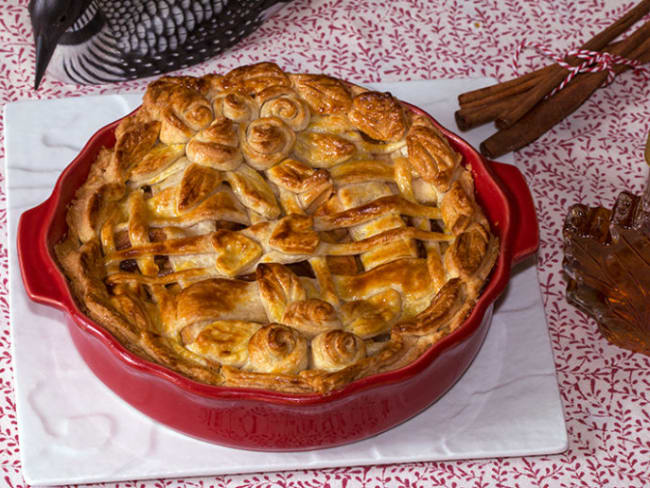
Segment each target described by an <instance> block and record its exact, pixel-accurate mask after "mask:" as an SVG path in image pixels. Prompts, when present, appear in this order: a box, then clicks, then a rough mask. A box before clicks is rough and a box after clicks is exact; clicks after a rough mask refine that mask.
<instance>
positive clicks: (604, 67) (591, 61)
mask: <svg viewBox="0 0 650 488" xmlns="http://www.w3.org/2000/svg"><path fill="white" fill-rule="evenodd" d="M524 49H534V50H536V51H537V52H539V53H542V54H543V55H545V56H547V57H549V58H551V59H552V60H553V61H555V62H556V63H557V64H558V65H560V66H561V67H562V68H564V69H566V70H567V71H568V72H569V74H568V75H567V77H566V78H564V80H562V82H561V83H560V84H559V85H558V86H557V87H556V88H555V89H554V90H553V91H552V92H551V93H549V94H548V95H547V97H552V96H553V95H555V94H556V93H557V92H559V91H560V90H562V89H563V88H564V87H565V86H567V85H568V84H569V83H570V82H571V80H573V78H575V77H576V76H577V75H578V74H580V73H597V72H599V71H607V81H606V82H605V83H604V86H606V85H609V84H610V83H611V82H612V81H614V78H615V77H616V71H614V67H615V66H617V65H627V66H631V67H632V68H635V69H638V68H639V67H640V66H641V63H640V62H639V61H636V60H635V59H628V58H625V57H623V56H618V55H616V54H612V53H608V52H600V51H589V50H587V49H572V50H571V51H569V52H567V53H566V54H564V55H563V56H558V55H557V54H555V53H554V52H553V51H551V50H550V49H548V48H546V47H545V46H542V45H541V44H536V43H533V44H529V43H521V44H519V45H518V46H517V49H516V51H515V63H514V64H515V71H517V60H518V59H519V56H520V54H521V51H523V50H524ZM571 56H573V57H576V58H578V59H583V60H584V61H583V62H582V63H580V64H579V65H577V66H572V65H570V64H569V63H567V62H566V61H565V59H566V58H568V57H571Z"/></svg>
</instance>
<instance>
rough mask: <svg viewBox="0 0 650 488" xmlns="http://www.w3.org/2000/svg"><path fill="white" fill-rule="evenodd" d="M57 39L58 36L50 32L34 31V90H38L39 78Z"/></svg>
mask: <svg viewBox="0 0 650 488" xmlns="http://www.w3.org/2000/svg"><path fill="white" fill-rule="evenodd" d="M58 41H59V36H53V35H51V33H47V32H38V33H36V32H35V33H34V44H35V46H36V74H35V75H34V90H38V85H40V84H41V79H42V78H43V75H44V74H45V70H46V69H47V65H48V64H49V63H50V59H52V54H54V49H56V45H57V43H58Z"/></svg>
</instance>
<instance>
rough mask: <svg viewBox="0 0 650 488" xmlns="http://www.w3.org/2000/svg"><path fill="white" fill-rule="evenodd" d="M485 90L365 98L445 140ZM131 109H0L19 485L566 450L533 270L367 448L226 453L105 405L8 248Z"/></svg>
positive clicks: (479, 136)
mask: <svg viewBox="0 0 650 488" xmlns="http://www.w3.org/2000/svg"><path fill="white" fill-rule="evenodd" d="M492 81H493V80H490V79H473V80H437V81H417V82H405V83H391V84H376V85H372V86H373V87H375V88H377V89H381V90H388V91H391V92H392V93H393V94H394V95H395V96H397V97H399V98H401V99H403V100H406V101H408V102H411V103H413V104H415V105H417V106H419V107H421V108H423V109H424V110H426V111H428V112H429V113H431V114H432V115H433V116H434V117H436V118H437V119H438V120H439V121H440V122H441V123H442V124H443V125H446V126H447V127H450V128H452V130H454V129H455V124H454V122H453V112H454V110H455V108H456V95H457V94H458V93H462V92H464V91H467V90H470V89H474V88H478V87H481V86H485V85H487V84H489V83H491V82H492ZM140 99H141V95H139V94H137V95H122V96H118V95H113V96H99V97H84V98H69V99H61V100H49V101H34V102H17V103H12V104H9V105H7V106H6V109H5V127H6V138H5V143H6V165H7V168H6V175H7V190H8V191H7V194H8V209H9V242H10V246H11V247H10V300H11V328H12V334H13V347H14V373H15V389H16V404H17V412H18V427H19V436H20V450H21V458H22V465H23V474H24V477H25V480H26V481H27V482H28V483H30V484H34V485H43V484H73V483H89V482H99V481H119V480H130V479H144V478H164V477H187V476H197V475H217V474H225V473H229V474H232V473H248V472H262V471H279V470H291V469H309V468H323V467H335V466H354V465H368V464H388V463H401V462H408V461H433V460H443V459H467V458H484V457H497V456H499V457H500V456H518V455H534V454H550V453H557V452H561V451H563V450H565V449H566V447H567V435H566V430H565V425H564V417H563V415H562V405H561V402H560V396H559V390H558V386H557V381H556V377H555V368H554V363H553V358H552V352H551V347H550V342H549V337H548V331H547V327H546V321H545V317H544V309H543V306H542V301H541V295H540V292H539V286H538V283H537V275H536V272H535V267H534V260H532V259H531V260H529V262H528V265H527V266H520V267H518V269H517V273H516V274H515V275H514V276H513V278H512V281H511V284H510V286H509V288H508V290H507V291H506V293H505V295H504V297H503V298H502V299H501V300H500V301H499V302H498V304H497V306H496V309H495V314H494V318H493V323H492V326H491V328H490V331H489V333H488V336H487V338H486V340H485V343H484V344H483V346H482V348H481V351H480V353H479V354H478V356H477V358H476V360H475V361H474V362H473V364H472V365H471V366H470V368H469V369H468V371H467V373H466V374H465V375H464V376H463V377H462V378H461V380H460V381H458V383H456V385H454V387H453V388H452V389H451V390H450V391H449V392H448V393H447V394H446V395H445V396H444V397H443V398H442V399H441V400H439V401H438V402H437V403H435V404H434V405H432V406H431V407H430V408H428V409H427V410H425V411H424V412H422V413H421V414H420V415H418V416H416V417H414V418H413V419H411V420H409V421H407V422H405V423H403V424H401V425H400V426H398V427H396V428H394V429H392V430H390V431H388V432H386V433H384V434H381V435H378V436H376V437H373V438H371V439H367V440H365V441H361V442H357V443H354V444H350V445H347V446H342V447H337V448H332V449H323V450H315V451H310V452H297V453H262V452H252V451H242V450H237V449H230V448H225V447H221V446H217V445H212V444H209V443H205V442H201V441H198V440H195V439H192V438H189V437H186V436H184V435H182V434H179V433H177V432H175V431H172V430H170V429H168V428H166V427H165V426H163V425H160V424H158V423H156V422H154V421H152V420H150V419H149V418H148V417H146V416H144V415H142V414H141V413H139V412H138V411H136V410H134V409H133V408H131V407H130V406H129V405H127V404H126V403H124V402H123V401H122V400H121V399H120V398H118V397H117V396H115V395H114V394H113V393H112V392H111V391H110V390H109V389H108V388H106V387H105V386H104V385H103V384H102V383H101V382H100V381H99V380H97V379H96V378H95V377H94V376H93V374H92V373H91V372H90V370H89V369H88V368H87V367H86V365H85V363H84V362H83V360H82V359H81V358H80V356H79V355H78V353H77V351H76V349H75V348H74V346H73V344H72V342H71V340H70V337H69V335H68V332H67V328H66V326H65V325H64V322H63V316H62V314H61V312H59V311H57V310H54V309H51V308H48V307H45V306H41V305H38V304H35V303H32V302H31V301H30V300H29V299H28V298H27V296H26V294H25V291H24V288H23V285H22V281H21V277H20V272H19V268H18V261H17V257H16V250H15V245H14V243H15V239H16V227H17V222H18V218H19V216H20V214H21V213H22V212H23V211H25V210H27V209H29V208H31V207H33V206H35V205H37V204H39V203H41V202H42V201H43V200H45V199H46V198H47V197H48V196H49V194H50V192H51V190H52V187H53V185H54V182H55V180H56V178H57V177H58V175H59V173H60V171H61V170H62V169H63V168H64V167H65V166H66V165H67V164H68V163H69V162H70V161H71V160H72V159H73V158H74V157H75V156H76V154H77V153H78V152H79V150H80V149H81V147H82V145H83V144H84V143H85V141H86V140H87V139H88V138H89V137H90V136H91V135H92V133H93V132H95V130H96V129H98V128H99V127H102V126H104V125H105V124H107V123H109V122H111V121H113V120H115V119H117V118H119V117H121V116H122V115H124V114H126V113H128V112H130V111H131V110H132V109H133V108H134V107H136V106H137V105H138V104H139V103H140ZM490 131H491V129H490V128H488V127H483V128H479V129H475V130H474V131H472V132H469V133H467V134H464V136H465V137H466V138H467V139H468V140H469V141H470V142H471V143H473V144H475V145H478V143H479V142H480V141H481V140H483V139H484V138H485V137H486V136H487V135H489V133H490ZM510 161H512V159H511V160H510ZM506 162H507V159H506Z"/></svg>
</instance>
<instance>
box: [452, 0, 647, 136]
mask: <svg viewBox="0 0 650 488" xmlns="http://www.w3.org/2000/svg"><path fill="white" fill-rule="evenodd" d="M648 12H650V0H642V1H641V2H640V3H639V4H638V5H637V6H636V7H634V8H632V9H631V10H630V11H629V12H627V13H626V14H625V15H624V16H623V17H621V18H620V19H618V20H617V21H616V22H614V23H613V24H612V25H610V26H609V27H608V28H607V29H605V30H604V31H602V32H600V33H599V34H597V35H596V36H594V37H593V38H591V39H590V40H589V41H587V42H586V43H585V44H584V45H583V46H582V49H587V50H592V51H597V50H601V49H602V48H604V47H605V46H606V45H607V44H608V43H609V42H610V41H612V40H613V39H615V38H616V37H618V36H619V35H620V34H621V33H623V32H625V31H626V30H627V29H629V28H630V27H631V26H632V25H634V24H635V23H636V22H637V21H638V20H640V19H641V18H642V17H643V16H644V15H645V14H647V13H648ZM568 61H569V62H571V63H572V64H576V63H577V60H575V59H571V58H570V59H569V60H568ZM559 73H562V76H560V74H559ZM567 74H568V72H567V71H566V70H564V69H563V68H561V67H560V66H558V65H557V64H555V65H550V66H546V67H544V68H541V69H538V70H536V71H533V72H531V73H528V74H525V75H523V76H520V77H518V78H515V79H513V80H509V81H506V82H503V83H499V84H496V85H492V86H488V87H485V88H481V89H478V90H473V91H471V92H467V93H463V94H461V95H460V96H459V97H458V101H459V104H460V107H461V108H460V110H458V111H457V112H456V114H455V116H456V121H457V124H458V127H459V128H460V129H461V130H467V129H471V128H472V127H476V126H478V125H481V124H484V123H486V122H490V121H492V120H495V119H499V120H498V122H497V125H498V126H501V127H506V126H509V125H512V123H514V121H515V120H518V119H519V118H521V116H522V115H523V114H524V113H525V112H524V110H526V111H528V110H530V108H532V107H533V106H534V105H535V104H536V103H537V102H539V100H541V99H542V98H544V97H545V96H546V95H547V94H548V93H550V91H551V90H553V88H555V87H556V86H557V85H559V84H560V83H561V82H562V80H563V79H564V78H565V77H566V75H567ZM552 76H554V78H552V79H550V80H549V78H550V77H552ZM552 82H554V84H553V83H552ZM551 84H552V85H553V86H551V87H550V88H549V89H547V88H548V87H549V86H550V85H551ZM533 88H535V91H533ZM540 93H543V94H542V95H541V96H539V95H540ZM493 105H494V106H493ZM478 107H482V109H479V108H478ZM513 112H514V115H510V114H512V113H513Z"/></svg>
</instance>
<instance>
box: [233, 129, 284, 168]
mask: <svg viewBox="0 0 650 488" xmlns="http://www.w3.org/2000/svg"><path fill="white" fill-rule="evenodd" d="M239 133H240V139H241V149H242V152H243V153H244V157H245V158H246V161H247V162H248V164H250V165H251V166H252V167H253V168H255V169H257V170H264V169H267V168H270V167H271V166H273V165H274V164H277V163H279V162H280V161H282V160H283V159H284V158H286V157H287V156H288V155H289V152H291V149H292V148H293V145H294V143H295V141H296V134H295V132H294V131H293V130H292V129H291V127H289V126H288V125H287V124H285V123H284V122H283V121H282V119H280V118H278V117H262V118H259V119H257V120H254V121H253V122H251V123H250V124H243V125H241V126H240V130H239Z"/></svg>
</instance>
